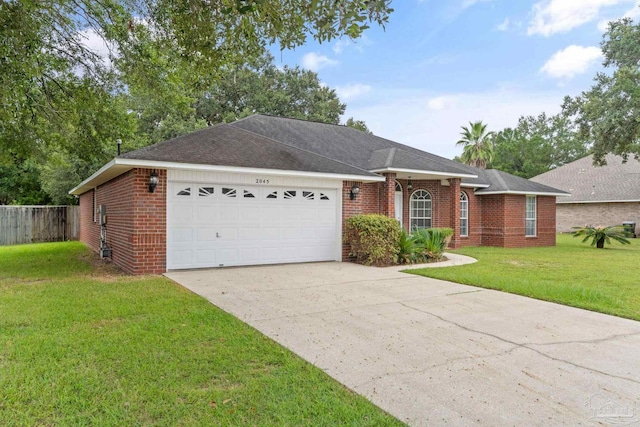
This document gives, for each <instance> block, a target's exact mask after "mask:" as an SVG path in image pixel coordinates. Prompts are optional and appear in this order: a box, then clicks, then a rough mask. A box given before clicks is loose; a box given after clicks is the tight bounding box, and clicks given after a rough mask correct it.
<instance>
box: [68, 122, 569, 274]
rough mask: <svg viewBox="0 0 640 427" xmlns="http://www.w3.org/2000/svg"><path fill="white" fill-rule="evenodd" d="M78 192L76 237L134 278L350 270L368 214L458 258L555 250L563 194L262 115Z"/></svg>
mask: <svg viewBox="0 0 640 427" xmlns="http://www.w3.org/2000/svg"><path fill="white" fill-rule="evenodd" d="M151 177H153V179H154V180H155V179H157V180H158V184H157V186H156V187H155V188H154V189H153V191H151V188H150V186H149V182H150V178H151ZM156 177H157V178H156ZM70 193H71V194H75V195H78V196H80V210H81V231H80V239H81V240H82V241H83V242H85V243H86V244H88V245H89V246H90V247H91V248H93V249H94V250H96V251H97V250H99V247H100V235H101V234H100V233H101V231H102V232H103V233H105V232H106V239H105V241H106V244H107V245H108V246H109V248H110V249H111V250H112V253H111V255H112V259H113V261H114V262H115V263H116V264H118V265H119V266H121V267H122V268H123V269H124V270H126V271H127V272H130V273H134V274H142V273H161V272H164V271H166V270H168V269H183V268H201V267H219V266H232V265H253V264H275V263H288V262H307V261H327V260H337V261H340V260H346V259H348V257H349V247H348V246H347V245H344V244H343V242H342V232H343V225H344V220H345V219H346V218H348V217H351V216H353V215H356V214H361V213H379V214H382V215H387V216H390V217H395V218H396V219H398V221H399V222H400V223H401V224H402V226H403V227H404V228H405V229H407V230H411V229H414V228H422V227H451V228H453V230H454V235H453V238H452V240H451V245H450V246H451V247H454V248H457V247H461V246H467V245H492V246H504V247H523V246H549V245H554V244H555V228H556V224H555V203H556V202H555V199H556V196H559V195H565V193H564V192H562V191H560V190H556V189H554V188H551V187H549V186H545V185H541V184H537V183H534V182H532V181H528V180H525V179H522V178H518V177H515V176H512V175H509V174H507V173H504V172H500V171H496V170H487V171H483V170H480V169H476V168H472V167H470V166H466V165H462V164H460V163H456V162H453V161H451V160H448V159H445V158H442V157H439V156H435V155H433V154H430V153H426V152H424V151H421V150H418V149H415V148H412V147H408V146H406V145H402V144H398V143H396V142H393V141H390V140H388V139H384V138H380V137H377V136H374V135H370V134H367V133H364V132H361V131H358V130H355V129H351V128H348V127H345V126H339V125H330V124H324V123H315V122H307V121H303V120H296V119H288V118H281V117H272V116H265V115H254V116H251V117H248V118H245V119H243V120H239V121H236V122H234V123H231V124H220V125H216V126H212V127H210V128H207V129H204V130H201V131H198V132H194V133H191V134H189V135H184V136H181V137H178V138H174V139H171V140H169V141H165V142H161V143H159V144H155V145H152V146H149V147H145V148H142V149H140V150H137V151H133V152H130V153H126V154H123V155H121V156H119V157H117V158H115V159H113V160H112V161H111V162H109V163H107V164H106V165H105V166H103V167H102V168H101V169H100V170H99V171H97V172H96V173H95V174H93V175H92V176H90V177H89V178H87V179H86V180H85V181H83V182H82V183H81V184H80V185H78V186H77V187H76V188H74V189H73V190H71V192H70ZM101 205H102V206H105V207H106V213H107V225H106V229H103V230H101V227H100V217H99V215H98V214H97V211H98V210H99V207H100V206H101Z"/></svg>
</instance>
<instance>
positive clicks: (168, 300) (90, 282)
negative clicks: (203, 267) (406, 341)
mask: <svg viewBox="0 0 640 427" xmlns="http://www.w3.org/2000/svg"><path fill="white" fill-rule="evenodd" d="M0 420H1V421H0V424H2V425H4V426H36V425H91V426H133V425H154V426H155V425H166V426H192V425H198V426H200V425H209V426H216V425H217V426H223V425H225V426H226V425H230V426H233V425H248V426H266V425H269V426H276V425H277V426H281V425H291V426H298V425H313V426H316V425H317V426H323V425H324V426H329V425H349V426H361V425H376V426H379V425H382V426H385V425H389V426H396V425H402V424H401V423H400V422H399V421H397V420H396V419H394V418H392V417H391V416H389V415H387V414H385V413H384V412H383V411H382V410H380V409H379V408H377V407H376V406H374V405H373V404H371V403H370V402H368V401H367V400H366V399H364V398H363V397H361V396H358V395H356V394H354V393H352V392H350V391H349V390H347V389H345V388H344V387H343V386H341V385H340V384H339V383H337V382H335V381H333V380H332V379H331V378H329V377H328V376H327V375H326V374H324V373H323V372H322V371H320V370H319V369H317V368H315V367H314V366H312V365H310V364H309V363H306V362H305V361H303V360H302V359H300V358H299V357H297V356H295V355H294V354H292V353H291V352H290V351H288V350H286V349H284V348H283V347H281V346H280V345H278V344H276V343H274V342H273V341H271V340H270V339H268V338H266V337H265V336H263V335H262V334H260V333H259V332H257V331H255V330H254V329H252V328H250V327H249V326H247V325H245V324H244V323H242V322H240V321H239V320H237V319H236V318H234V317H233V316H231V315H229V314H226V313H224V312H223V311H221V310H219V309H217V308H216V307H214V306H212V305H211V304H209V303H208V302H207V301H205V300H204V299H202V298H200V297H198V296H196V295H194V294H192V293H190V292H189V291H186V290H185V289H183V288H181V287H180V286H178V285H176V284H174V283H173V282H171V281H169V280H168V279H165V278H163V277H160V276H146V277H131V276H124V275H121V274H119V273H118V272H117V271H116V270H114V269H112V268H107V267H104V266H102V265H101V264H100V263H99V262H96V260H95V258H94V256H93V255H92V254H90V253H89V252H88V251H87V249H86V248H85V247H84V246H83V245H82V244H80V243H77V242H71V243H52V244H37V245H23V246H9V247H0Z"/></svg>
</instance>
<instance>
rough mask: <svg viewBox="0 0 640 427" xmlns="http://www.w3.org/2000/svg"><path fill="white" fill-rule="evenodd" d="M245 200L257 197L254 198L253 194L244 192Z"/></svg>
mask: <svg viewBox="0 0 640 427" xmlns="http://www.w3.org/2000/svg"><path fill="white" fill-rule="evenodd" d="M244 198H245V199H255V198H256V196H254V195H253V193H252V192H250V191H247V190H244Z"/></svg>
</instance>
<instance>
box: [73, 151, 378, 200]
mask: <svg viewBox="0 0 640 427" xmlns="http://www.w3.org/2000/svg"><path fill="white" fill-rule="evenodd" d="M114 168H119V169H121V170H122V172H121V173H124V172H126V171H128V170H131V169H133V168H149V169H179V170H194V171H207V172H209V171H210V172H235V173H245V174H252V173H253V174H269V175H275V176H295V177H303V178H319V179H335V180H339V181H358V182H384V181H385V177H383V176H368V175H349V174H332V173H324V172H304V171H292V170H281V169H260V168H244V167H235V166H217V165H200V164H194V163H177V162H161V161H156V160H137V159H122V158H115V159H113V160H111V161H110V162H109V163H107V164H106V165H104V166H103V167H101V168H100V169H99V170H98V171H97V172H95V173H94V174H93V175H91V176H90V177H89V178H87V179H85V180H84V181H82V182H81V183H80V184H79V185H78V186H76V187H75V188H73V189H72V190H71V191H69V194H75V195H80V194H82V193H84V192H86V191H89V190H90V189H91V188H95V187H97V186H98V185H100V184H103V183H104V182H106V181H108V180H109V179H112V178H114V177H115V176H112V177H109V179H104V180H101V179H100V177H101V176H102V175H104V174H105V173H107V172H109V171H110V170H111V169H114ZM116 176H117V175H116Z"/></svg>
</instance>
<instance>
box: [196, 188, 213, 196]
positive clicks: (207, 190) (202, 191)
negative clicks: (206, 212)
mask: <svg viewBox="0 0 640 427" xmlns="http://www.w3.org/2000/svg"><path fill="white" fill-rule="evenodd" d="M212 194H213V187H200V188H199V189H198V196H200V197H209V196H211V195H212Z"/></svg>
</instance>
